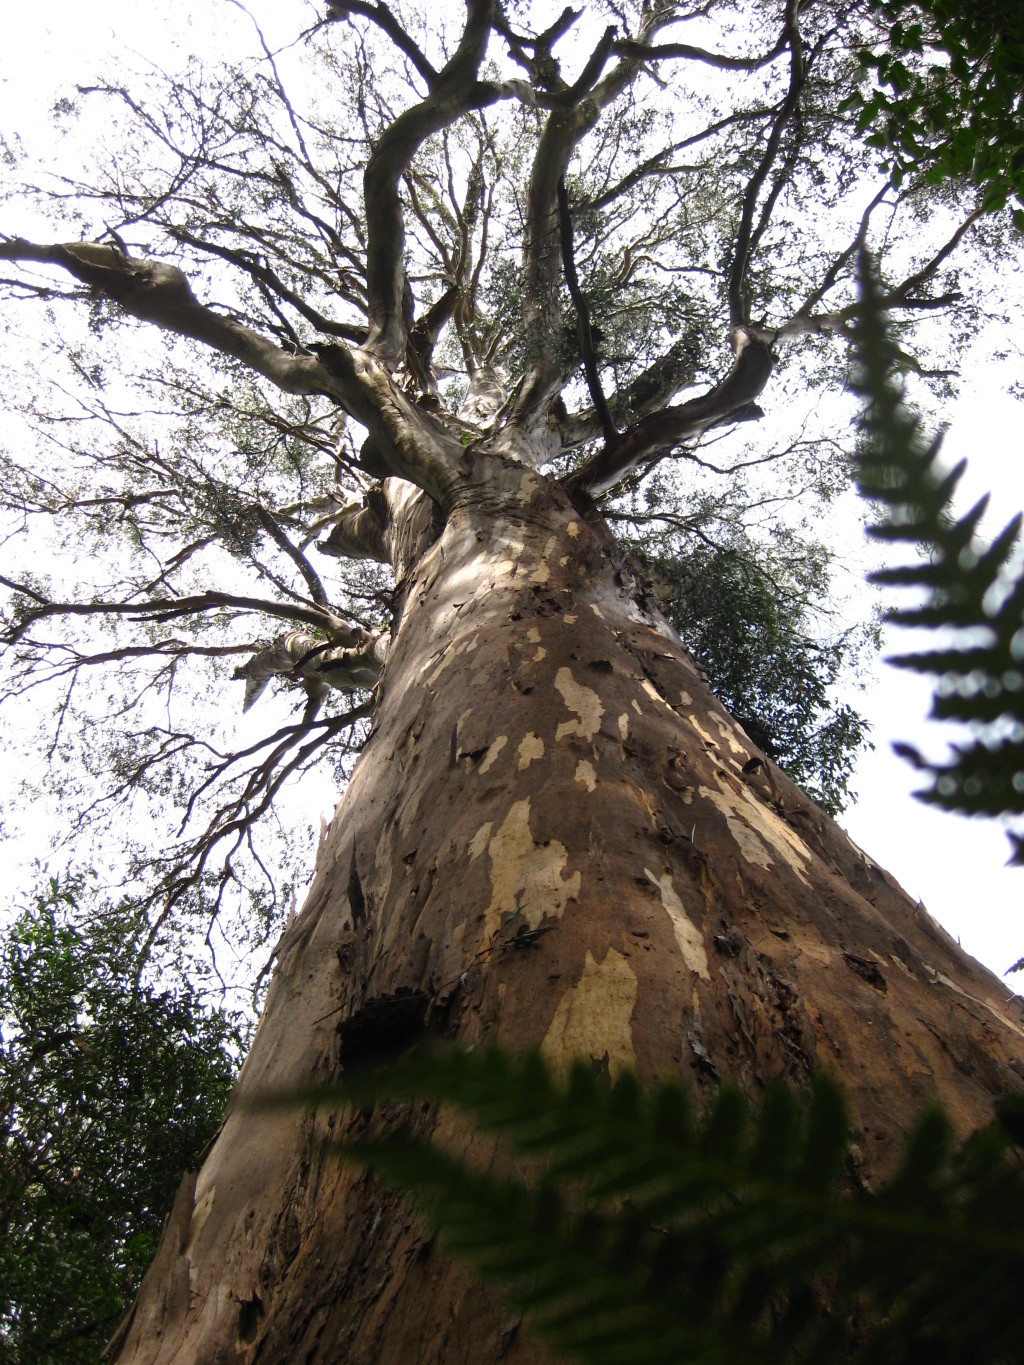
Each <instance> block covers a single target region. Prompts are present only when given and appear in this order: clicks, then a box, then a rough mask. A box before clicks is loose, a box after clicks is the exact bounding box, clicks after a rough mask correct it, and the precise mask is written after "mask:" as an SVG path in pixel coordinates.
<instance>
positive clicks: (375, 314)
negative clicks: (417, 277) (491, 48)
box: [363, 0, 501, 366]
mask: <svg viewBox="0 0 1024 1365" xmlns="http://www.w3.org/2000/svg"><path fill="white" fill-rule="evenodd" d="M493 4H494V0H467V7H468V11H469V13H468V17H467V20H466V27H465V30H464V32H463V35H462V41H461V42H460V43H459V46H458V48H457V50H456V52H455V55H454V56H453V57H452V59H451V61H450V62H448V63H447V65H446V66H445V67H444V68H443V69H442V70H441V71H440V72H439V73H438V75H437V78H436V80H435V81H434V82H433V84H432V86H431V91H430V94H429V95H428V96H427V98H426V99H425V100H422V101H421V102H420V103H419V104H416V105H414V106H413V107H412V108H411V109H406V110H405V112H404V113H402V114H400V115H399V116H398V118H396V119H395V121H394V123H392V124H391V126H390V127H389V128H387V129H385V131H384V133H383V134H382V135H381V137H380V140H379V141H378V142H377V145H376V147H374V149H373V152H372V153H371V155H370V159H369V161H368V162H367V164H366V171H365V173H364V176H363V201H364V205H365V208H366V224H367V252H366V289H367V310H368V313H369V319H370V337H369V340H368V341H367V343H366V346H367V349H368V350H369V351H371V352H372V353H373V354H374V355H376V356H378V357H379V358H380V359H381V360H382V361H383V362H384V363H385V364H387V365H389V366H397V365H399V364H401V362H402V360H403V359H404V358H405V343H406V318H405V312H404V308H403V299H404V295H405V260H404V250H405V225H404V223H403V219H402V206H401V201H400V199H399V195H398V186H399V183H400V181H401V179H402V176H403V175H404V174H405V173H406V171H407V170H408V168H409V164H410V162H411V161H412V158H413V157H414V156H415V154H416V152H417V151H418V150H419V148H420V146H421V145H422V144H423V142H424V141H425V140H426V139H427V138H428V137H430V136H431V135H432V134H433V133H437V132H439V131H440V130H441V129H442V128H444V127H446V126H447V125H448V124H450V123H454V122H455V120H456V119H458V118H461V117H462V115H463V114H465V113H468V112H469V110H470V109H476V108H480V107H481V106H482V105H483V104H489V103H493V102H494V101H495V100H496V99H498V98H499V97H500V94H501V92H500V90H499V88H498V87H497V86H494V85H484V84H482V83H480V82H478V81H477V80H476V73H477V70H478V69H479V66H480V63H481V62H482V61H483V57H484V52H485V51H486V48H487V39H488V37H489V35H490V31H491V15H492V12H493Z"/></svg>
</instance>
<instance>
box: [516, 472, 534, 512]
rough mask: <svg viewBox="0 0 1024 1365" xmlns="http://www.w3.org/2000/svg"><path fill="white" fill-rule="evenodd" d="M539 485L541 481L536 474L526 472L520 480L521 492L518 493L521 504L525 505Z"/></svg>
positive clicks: (517, 499)
mask: <svg viewBox="0 0 1024 1365" xmlns="http://www.w3.org/2000/svg"><path fill="white" fill-rule="evenodd" d="M539 487H540V482H539V480H538V479H537V476H536V475H535V474H524V475H523V477H522V478H521V479H520V480H519V492H518V493H517V494H516V502H518V504H519V506H520V507H525V506H526V505H527V503H529V502H530V500H531V499H532V498H533V495H534V493H536V491H537V489H538V488H539Z"/></svg>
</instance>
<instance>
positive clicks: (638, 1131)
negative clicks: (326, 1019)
mask: <svg viewBox="0 0 1024 1365" xmlns="http://www.w3.org/2000/svg"><path fill="white" fill-rule="evenodd" d="M296 1099H301V1100H302V1102H303V1103H306V1104H310V1103H314V1104H315V1105H316V1106H317V1107H318V1108H322V1107H336V1106H338V1105H340V1104H352V1105H355V1106H357V1107H359V1108H360V1109H364V1110H365V1109H367V1108H369V1107H371V1106H372V1105H373V1104H375V1103H377V1102H383V1101H386V1102H388V1103H394V1102H395V1101H399V1102H409V1103H411V1104H413V1105H414V1107H415V1106H421V1105H422V1104H423V1102H424V1101H428V1102H430V1103H433V1104H437V1105H441V1106H444V1107H447V1108H449V1109H451V1110H454V1111H456V1112H457V1113H458V1114H460V1115H461V1116H462V1117H463V1119H464V1120H465V1121H466V1122H467V1123H468V1125H469V1126H470V1128H471V1129H472V1130H475V1131H477V1132H480V1133H485V1134H489V1135H491V1137H492V1138H493V1139H496V1140H497V1142H498V1152H499V1155H498V1157H497V1159H496V1160H494V1161H488V1163H487V1165H486V1168H484V1167H483V1166H482V1164H481V1163H479V1162H477V1164H474V1162H473V1161H472V1160H460V1159H459V1158H458V1157H456V1156H455V1155H454V1154H453V1152H452V1151H450V1150H445V1149H444V1148H443V1146H440V1145H438V1144H437V1143H435V1142H433V1141H431V1140H430V1139H429V1138H428V1137H425V1136H423V1135H422V1132H420V1131H419V1129H417V1128H415V1127H414V1125H412V1124H410V1125H408V1126H407V1127H406V1128H405V1129H400V1130H399V1131H397V1132H396V1131H395V1129H394V1125H389V1133H388V1134H385V1135H383V1136H379V1137H375V1136H373V1133H374V1131H375V1130H374V1126H373V1125H372V1124H370V1125H369V1126H368V1127H366V1128H365V1129H364V1132H363V1134H362V1136H361V1137H360V1138H359V1140H358V1141H357V1142H356V1143H355V1144H354V1145H349V1146H343V1147H342V1148H341V1154H342V1156H343V1157H344V1159H345V1160H348V1161H356V1162H359V1163H361V1164H365V1165H367V1166H369V1167H370V1168H372V1169H373V1170H375V1171H376V1172H378V1173H379V1174H380V1176H381V1177H382V1178H384V1179H385V1180H386V1181H388V1182H389V1183H391V1184H393V1185H395V1186H396V1187H397V1188H399V1189H400V1190H402V1191H404V1192H405V1193H406V1194H407V1195H408V1196H409V1197H410V1198H411V1199H412V1201H413V1202H414V1204H415V1205H416V1206H417V1207H418V1209H419V1210H420V1212H421V1215H422V1216H423V1217H424V1218H425V1219H426V1221H427V1222H428V1223H429V1224H430V1225H431V1226H432V1227H433V1228H434V1229H436V1230H437V1231H438V1232H439V1233H440V1234H441V1236H442V1238H443V1240H444V1242H445V1244H446V1246H447V1248H448V1249H449V1251H450V1252H451V1253H452V1254H453V1255H455V1256H458V1257H461V1258H463V1259H464V1260H466V1261H467V1262H468V1263H469V1265H470V1266H471V1267H472V1268H473V1269H474V1270H475V1272H476V1273H477V1274H478V1275H479V1276H480V1277H481V1278H482V1279H484V1280H486V1281H488V1282H490V1283H491V1284H492V1285H494V1286H495V1287H496V1288H497V1289H498V1291H499V1292H500V1294H501V1296H502V1298H503V1299H504V1300H505V1302H506V1303H507V1304H508V1306H509V1307H510V1308H512V1309H514V1310H515V1311H518V1312H519V1313H522V1314H525V1316H526V1325H527V1328H528V1330H530V1331H531V1332H533V1333H534V1334H535V1335H536V1336H538V1337H539V1338H540V1339H542V1340H543V1341H545V1342H546V1343H547V1344H548V1345H549V1346H550V1347H551V1348H552V1349H553V1350H554V1351H555V1352H556V1353H558V1354H561V1355H563V1356H565V1357H566V1358H567V1359H571V1360H577V1361H581V1362H586V1363H587V1365H668V1363H669V1362H673V1363H674V1365H679V1362H694V1365H696V1362H698V1361H699V1362H707V1363H708V1365H711V1363H712V1362H714V1363H715V1365H717V1363H718V1362H721V1365H727V1362H728V1363H729V1365H743V1363H744V1362H748V1361H749V1362H750V1363H751V1365H753V1363H754V1362H755V1361H757V1362H759V1365H773V1363H775V1362H777V1363H778V1365H803V1362H807V1365H810V1362H814V1363H815V1365H831V1362H835V1363H836V1365H839V1362H843V1363H844V1365H848V1363H849V1362H863V1363H864V1365H868V1363H869V1362H870V1363H871V1365H874V1362H878V1365H883V1363H884V1365H904V1362H905V1363H906V1365H910V1362H912V1361H913V1362H917V1361H919V1360H920V1359H923V1358H925V1357H926V1356H927V1357H928V1359H929V1360H930V1361H936V1362H939V1365H945V1363H946V1362H949V1365H954V1362H955V1363H956V1365H995V1362H997V1361H1000V1362H1007V1365H1009V1363H1010V1362H1021V1361H1024V1333H1022V1332H1021V1331H1020V1327H1021V1319H1020V1311H1019V1286H1020V1283H1021V1275H1022V1273H1024V1176H1022V1172H1021V1166H1020V1163H1019V1161H1016V1160H1014V1159H1012V1158H1011V1157H1010V1156H1008V1151H1009V1144H1008V1141H1007V1138H1006V1135H1005V1133H1004V1132H1003V1130H1002V1129H999V1128H993V1129H992V1130H991V1131H986V1132H985V1133H983V1134H981V1135H979V1136H978V1137H976V1138H975V1139H972V1141H971V1142H969V1143H968V1144H967V1145H966V1146H964V1147H962V1148H960V1149H958V1150H957V1149H955V1147H954V1145H953V1143H952V1139H951V1135H950V1130H949V1126H948V1124H947V1122H946V1120H945V1119H944V1118H943V1117H942V1115H941V1114H939V1113H937V1112H930V1113H928V1114H926V1115H925V1117H924V1118H923V1119H922V1121H921V1124H920V1125H919V1127H918V1128H917V1130H916V1132H915V1133H914V1135H913V1137H912V1139H911V1141H910V1143H909V1145H908V1147H907V1149H906V1152H905V1154H904V1160H903V1162H902V1164H901V1166H900V1168H899V1170H898V1171H897V1173H896V1175H895V1176H894V1177H893V1178H892V1180H891V1181H890V1182H889V1183H888V1184H887V1185H886V1186H885V1187H884V1188H882V1189H881V1190H879V1191H878V1192H877V1193H874V1194H867V1193H863V1192H861V1193H858V1194H851V1193H841V1192H840V1176H841V1173H842V1171H843V1169H844V1167H845V1166H846V1163H847V1161H848V1158H849V1154H850V1148H849V1142H850V1130H849V1125H848V1120H847V1117H846V1109H845V1104H844V1101H843V1097H842V1095H841V1093H840V1091H839V1090H838V1088H837V1087H836V1086H835V1084H834V1083H833V1082H831V1081H829V1080H828V1079H827V1078H825V1077H821V1076H819V1077H818V1078H816V1080H815V1081H814V1083H813V1086H812V1088H811V1091H810V1094H809V1095H808V1096H803V1097H800V1096H797V1095H795V1094H794V1093H793V1092H791V1091H789V1090H787V1089H784V1088H782V1087H779V1088H772V1089H770V1090H769V1092H768V1094H767V1095H766V1098H765V1101H764V1103H763V1105H762V1106H761V1108H760V1111H759V1112H757V1113H753V1112H752V1111H751V1109H750V1107H749V1105H748V1104H747V1102H746V1101H745V1100H744V1099H743V1098H742V1096H741V1095H740V1094H739V1092H738V1091H736V1090H735V1089H732V1088H727V1087H726V1088H723V1089H722V1090H721V1091H720V1092H719V1094H718V1096H717V1099H716V1101H715V1103H714V1105H713V1106H712V1108H711V1110H710V1112H709V1113H708V1114H707V1115H706V1116H705V1117H704V1118H703V1119H702V1120H700V1121H698V1120H697V1119H696V1118H695V1116H694V1114H693V1111H692V1107H691V1105H690V1103H689V1101H688V1098H687V1096H686V1095H685V1093H684V1092H683V1090H682V1089H681V1088H680V1087H679V1086H676V1085H672V1084H667V1085H663V1086H661V1087H660V1088H658V1089H656V1090H654V1091H653V1092H650V1093H648V1092H645V1091H644V1090H643V1089H642V1087H641V1086H640V1084H639V1082H638V1081H637V1079H636V1077H635V1076H633V1075H632V1074H630V1073H625V1074H623V1075H622V1076H621V1077H620V1078H619V1079H618V1081H617V1082H616V1083H615V1084H614V1085H609V1084H607V1083H606V1082H604V1081H602V1080H601V1079H600V1078H599V1077H596V1076H594V1075H593V1074H592V1072H591V1071H590V1069H589V1068H587V1067H586V1066H584V1065H582V1064H580V1065H577V1066H576V1067H575V1068H574V1069H573V1071H572V1073H571V1075H570V1076H569V1077H568V1078H567V1079H566V1080H565V1081H564V1082H560V1081H558V1080H556V1079H555V1078H554V1077H553V1076H552V1075H551V1073H550V1072H549V1071H548V1069H547V1067H546V1066H545V1064H544V1063H543V1061H542V1059H541V1058H540V1057H539V1056H538V1055H537V1054H535V1053H534V1054H527V1055H526V1056H523V1057H512V1056H510V1055H509V1054H507V1053H505V1052H503V1051H501V1050H499V1049H497V1048H487V1049H480V1050H477V1051H474V1052H470V1053H465V1052H456V1051H451V1052H424V1053H419V1054H416V1055H414V1056H411V1057H407V1058H406V1059H405V1060H403V1061H400V1062H399V1063H396V1064H395V1065H394V1066H392V1067H391V1068H389V1069H388V1070H387V1071H385V1072H382V1073H372V1074H365V1075H355V1076H350V1077H348V1078H346V1079H344V1080H343V1081H342V1082H341V1083H340V1084H339V1085H336V1086H331V1087H327V1088H325V1089H322V1090H319V1091H317V1092H315V1093H313V1092H307V1093H306V1094H304V1095H302V1096H298V1097H296V1096H293V1097H291V1101H292V1102H295V1100H296ZM277 1102H278V1103H280V1102H282V1101H281V1098H280V1097H278V1100H277ZM412 1112H413V1111H412V1109H411V1110H410V1113H412ZM1018 1117H1019V1116H1018ZM469 1149H470V1150H476V1151H479V1150H480V1146H479V1143H477V1144H476V1145H475V1147H474V1146H473V1144H470V1148H469ZM488 1150H489V1149H488ZM502 1153H504V1155H502Z"/></svg>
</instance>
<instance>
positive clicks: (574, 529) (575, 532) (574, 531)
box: [565, 521, 580, 540]
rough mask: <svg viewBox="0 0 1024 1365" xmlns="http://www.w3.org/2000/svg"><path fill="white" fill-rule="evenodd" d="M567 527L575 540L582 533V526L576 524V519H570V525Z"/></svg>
mask: <svg viewBox="0 0 1024 1365" xmlns="http://www.w3.org/2000/svg"><path fill="white" fill-rule="evenodd" d="M565 529H566V531H567V532H568V534H569V537H570V539H572V540H575V539H576V537H577V536H578V535H579V533H580V528H579V527H578V526H577V525H576V523H575V522H574V521H570V523H569V525H568V526H567V527H566V528H565Z"/></svg>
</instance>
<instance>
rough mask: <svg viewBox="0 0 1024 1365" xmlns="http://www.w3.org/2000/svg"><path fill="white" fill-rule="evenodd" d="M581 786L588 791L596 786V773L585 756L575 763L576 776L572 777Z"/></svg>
mask: <svg viewBox="0 0 1024 1365" xmlns="http://www.w3.org/2000/svg"><path fill="white" fill-rule="evenodd" d="M574 780H575V781H576V782H578V783H579V784H580V786H581V787H586V789H587V791H588V792H592V791H593V790H594V788H595V787H596V786H597V773H595V772H594V765H593V764H592V763H588V762H587V760H586V759H585V758H581V759H580V761H579V762H578V763H577V764H576V777H575V779H574Z"/></svg>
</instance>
